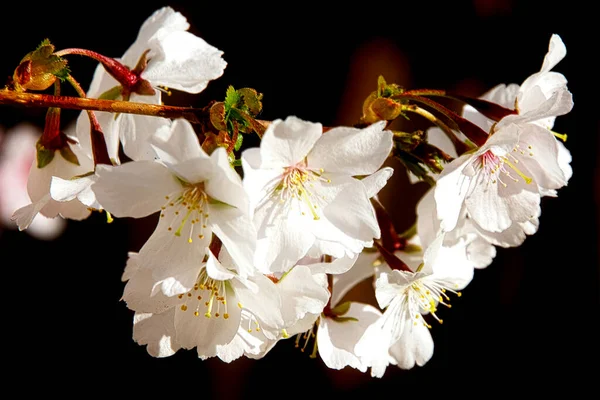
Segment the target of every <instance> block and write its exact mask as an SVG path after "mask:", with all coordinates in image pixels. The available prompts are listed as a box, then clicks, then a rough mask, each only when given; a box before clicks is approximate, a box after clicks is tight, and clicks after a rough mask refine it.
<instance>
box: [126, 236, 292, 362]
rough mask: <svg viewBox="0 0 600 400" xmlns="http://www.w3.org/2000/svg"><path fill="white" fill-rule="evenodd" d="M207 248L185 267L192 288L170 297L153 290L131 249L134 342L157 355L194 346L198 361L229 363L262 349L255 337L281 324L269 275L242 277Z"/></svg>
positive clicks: (224, 256) (128, 297)
mask: <svg viewBox="0 0 600 400" xmlns="http://www.w3.org/2000/svg"><path fill="white" fill-rule="evenodd" d="M205 250H206V255H207V257H206V261H204V262H201V261H200V260H201V259H199V260H197V263H196V265H195V266H192V265H190V266H189V267H190V273H192V274H193V275H195V283H194V285H193V287H192V288H190V290H188V291H187V292H185V293H180V294H178V295H173V296H166V295H165V294H164V293H162V292H156V291H155V290H154V289H153V288H154V287H155V284H156V282H155V279H154V278H153V274H152V270H149V269H148V268H147V267H146V266H145V265H144V264H141V259H140V258H139V254H136V253H130V258H129V260H128V266H127V273H128V279H129V280H128V282H127V285H126V286H125V290H124V293H123V300H124V301H125V302H126V303H127V306H128V307H129V308H130V309H132V310H134V311H135V315H134V328H133V337H134V340H136V342H138V343H139V344H142V345H147V350H148V353H150V354H151V355H153V356H155V357H167V356H171V355H173V354H174V353H175V352H177V351H178V350H179V349H182V348H183V349H192V348H196V351H197V352H198V357H200V358H202V359H206V358H209V357H215V356H217V357H219V358H221V359H222V360H224V361H226V362H230V361H232V360H234V359H236V358H238V357H240V356H241V355H243V354H244V352H250V353H254V354H258V353H259V352H260V351H262V348H263V347H264V346H262V345H263V343H264V342H262V341H260V340H259V339H255V338H254V337H253V335H256V334H258V333H260V334H262V332H261V330H262V329H265V328H267V327H268V328H269V329H265V331H266V332H269V331H270V330H277V329H281V328H282V326H283V320H282V317H281V311H280V308H281V303H280V299H279V293H278V292H277V290H276V289H275V284H274V283H273V282H272V281H271V280H269V278H267V277H265V276H263V275H261V274H254V275H253V276H251V277H250V278H248V279H246V278H244V277H242V276H241V275H240V274H239V269H238V268H237V266H236V265H235V263H234V261H233V259H232V258H231V257H230V256H229V254H228V253H227V251H226V249H225V248H224V247H223V248H221V250H220V251H219V255H218V257H217V256H215V254H213V253H212V251H211V250H210V249H208V248H207V249H205Z"/></svg>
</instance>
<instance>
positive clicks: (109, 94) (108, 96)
mask: <svg viewBox="0 0 600 400" xmlns="http://www.w3.org/2000/svg"><path fill="white" fill-rule="evenodd" d="M122 93H123V86H121V85H117V86H115V87H113V88H110V89H108V90H107V91H106V92H104V93H102V94H101V95H100V97H98V98H99V99H101V100H117V99H118V98H119V97H121V95H122Z"/></svg>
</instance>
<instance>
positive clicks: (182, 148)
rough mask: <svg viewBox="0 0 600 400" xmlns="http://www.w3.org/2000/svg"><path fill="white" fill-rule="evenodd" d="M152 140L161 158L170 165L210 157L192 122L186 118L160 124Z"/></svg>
mask: <svg viewBox="0 0 600 400" xmlns="http://www.w3.org/2000/svg"><path fill="white" fill-rule="evenodd" d="M150 141H151V143H152V147H153V148H154V150H155V151H156V154H157V155H158V157H159V158H160V160H161V161H162V162H164V163H165V164H166V165H169V166H171V165H176V164H179V163H181V162H183V161H188V160H194V159H198V158H205V159H208V155H207V154H206V153H205V152H204V150H202V147H201V146H200V142H199V140H198V136H196V132H195V131H194V128H193V126H192V124H191V123H190V122H189V121H187V120H185V119H181V118H180V119H176V120H174V121H173V123H172V124H171V125H166V124H165V125H162V126H160V127H159V128H158V129H157V130H156V132H155V133H154V135H153V136H152V137H151V139H150Z"/></svg>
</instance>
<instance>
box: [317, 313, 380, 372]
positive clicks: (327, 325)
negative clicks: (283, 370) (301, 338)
mask: <svg viewBox="0 0 600 400" xmlns="http://www.w3.org/2000/svg"><path fill="white" fill-rule="evenodd" d="M380 315H381V313H380V312H379V310H377V309H376V308H375V307H373V306H371V305H368V304H361V303H355V302H352V303H350V309H349V310H348V312H347V313H346V314H344V315H342V317H349V318H355V319H356V321H354V320H347V321H344V322H337V321H335V320H334V319H333V318H323V317H321V322H320V324H319V329H318V331H317V346H318V349H319V355H320V356H321V358H322V359H323V362H324V363H325V365H327V366H328V367H329V368H332V369H342V368H344V367H346V366H350V367H352V368H356V369H358V370H360V371H361V372H365V371H366V370H367V366H366V365H365V364H364V363H362V362H361V360H360V358H359V357H358V356H357V355H356V354H355V352H354V347H355V346H356V344H357V342H358V340H359V339H360V338H361V337H362V336H363V334H364V332H365V330H366V329H367V327H368V326H369V325H371V324H373V323H374V322H375V321H377V319H378V318H379V316H380Z"/></svg>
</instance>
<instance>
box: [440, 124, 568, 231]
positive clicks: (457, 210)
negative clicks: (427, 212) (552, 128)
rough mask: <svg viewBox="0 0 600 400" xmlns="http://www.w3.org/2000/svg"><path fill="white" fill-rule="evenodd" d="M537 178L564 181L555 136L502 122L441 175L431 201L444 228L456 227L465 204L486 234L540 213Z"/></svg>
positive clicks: (535, 127) (554, 182) (555, 184)
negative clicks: (502, 124)
mask: <svg viewBox="0 0 600 400" xmlns="http://www.w3.org/2000/svg"><path fill="white" fill-rule="evenodd" d="M538 182H539V184H542V185H544V186H546V187H548V186H552V187H560V186H562V185H564V183H565V181H564V175H563V174H562V171H561V169H560V167H559V165H558V162H557V154H556V146H555V144H554V138H553V137H552V136H550V135H547V134H546V132H545V129H544V128H542V127H540V126H538V125H533V124H529V125H528V126H522V125H515V124H511V125H508V126H505V127H504V128H503V129H501V130H499V131H497V132H495V133H494V134H493V135H491V136H490V138H489V139H488V140H487V141H486V143H485V144H484V145H483V146H482V147H480V148H479V149H477V150H476V151H474V152H472V153H468V154H465V155H462V156H461V157H459V158H457V159H455V160H454V161H452V162H451V163H450V164H448V165H447V166H446V167H445V168H444V170H443V171H442V173H441V174H440V178H439V179H438V181H437V184H436V188H435V199H436V204H437V212H438V216H439V218H440V219H441V221H442V222H441V224H442V228H443V229H444V230H446V231H451V230H452V229H454V228H455V227H456V225H457V223H458V219H459V216H460V215H461V214H462V210H463V207H465V208H466V210H467V213H468V215H469V217H471V218H472V219H473V220H474V222H475V223H477V224H478V225H479V226H480V227H481V228H482V229H484V230H486V231H490V232H502V231H504V230H506V229H508V228H510V227H511V225H512V224H513V223H515V222H516V223H526V222H527V221H530V220H534V219H535V218H538V217H539V216H540V196H541V195H540V189H539V187H538Z"/></svg>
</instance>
